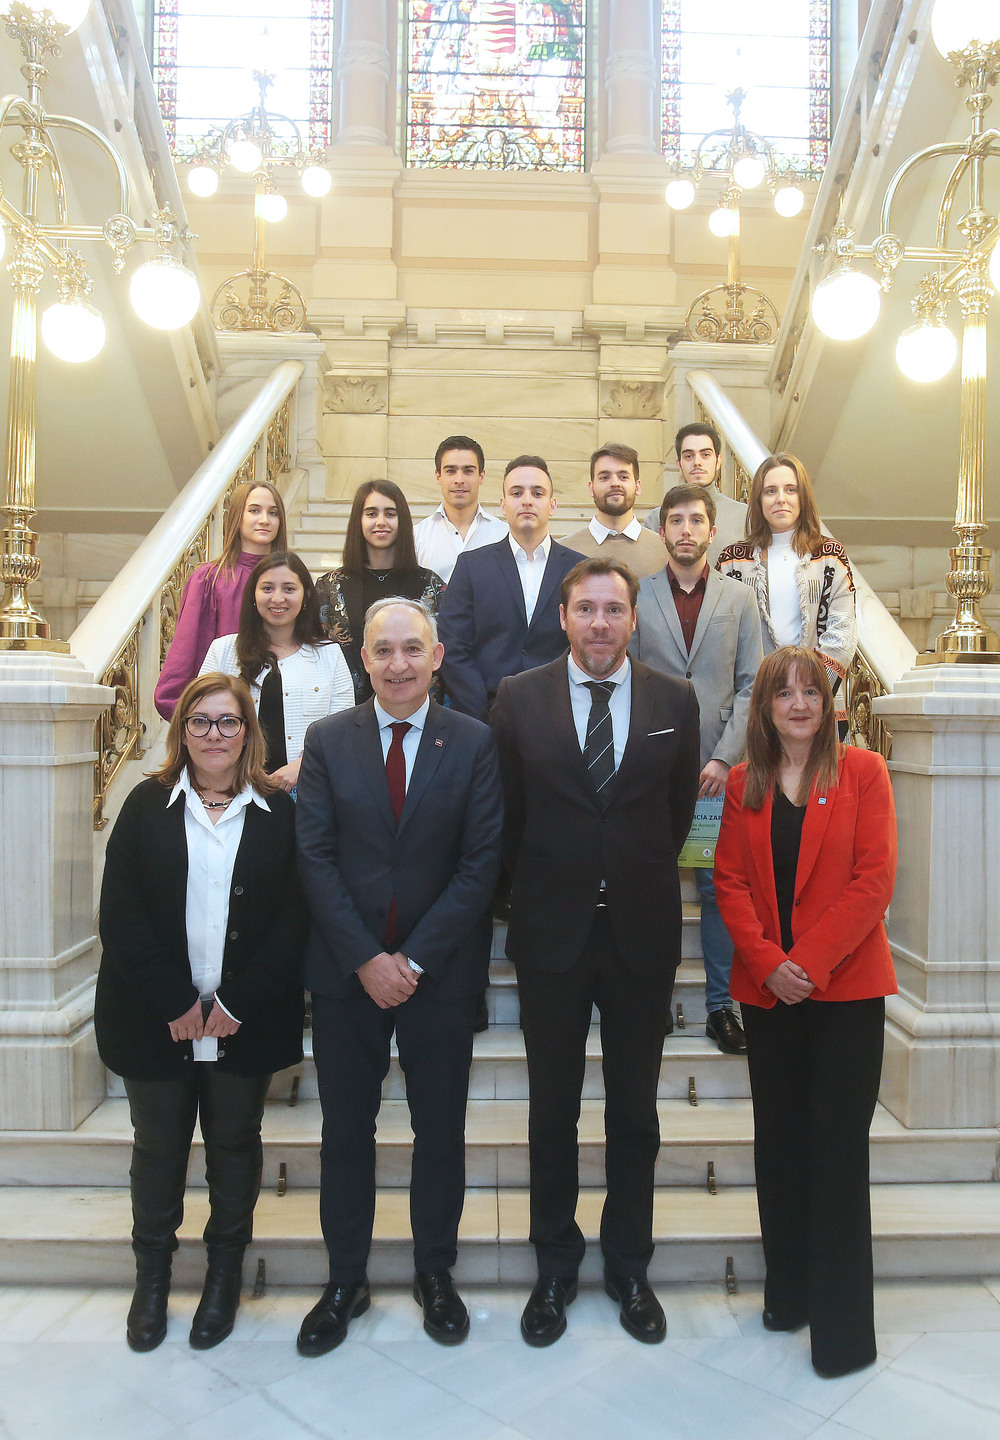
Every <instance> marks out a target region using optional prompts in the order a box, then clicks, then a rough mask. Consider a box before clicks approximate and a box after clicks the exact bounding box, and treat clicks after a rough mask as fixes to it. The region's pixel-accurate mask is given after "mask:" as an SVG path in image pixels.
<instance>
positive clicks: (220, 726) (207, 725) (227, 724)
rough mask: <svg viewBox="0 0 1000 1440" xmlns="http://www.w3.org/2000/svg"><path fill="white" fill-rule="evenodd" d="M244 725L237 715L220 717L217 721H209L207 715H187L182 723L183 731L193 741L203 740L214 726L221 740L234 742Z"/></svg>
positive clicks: (243, 721)
mask: <svg viewBox="0 0 1000 1440" xmlns="http://www.w3.org/2000/svg"><path fill="white" fill-rule="evenodd" d="M245 724H246V721H245V720H243V719H241V717H240V716H239V715H220V716H219V718H218V720H210V719H209V718H208V716H207V715H189V716H188V717H187V719H186V720H185V721H184V729H185V730H186V731H187V733H188V734H189V735H190V736H192V738H193V739H195V740H204V738H205V736H206V735H210V734H211V733H212V726H213V725H214V726H215V728H216V730H218V732H219V734H220V735H221V736H222V738H223V740H235V739H236V737H237V735H238V734H239V733H240V731H241V730H242V729H243V726H244V725H245Z"/></svg>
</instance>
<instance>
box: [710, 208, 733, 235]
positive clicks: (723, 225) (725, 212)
mask: <svg viewBox="0 0 1000 1440" xmlns="http://www.w3.org/2000/svg"><path fill="white" fill-rule="evenodd" d="M708 228H709V230H711V232H712V234H713V235H718V237H719V238H720V240H724V239H726V237H727V236H729V235H738V234H739V233H740V212H739V211H738V210H730V209H728V208H727V207H726V206H723V205H720V206H719V208H718V209H717V210H713V211H712V213H711V215H709V217H708Z"/></svg>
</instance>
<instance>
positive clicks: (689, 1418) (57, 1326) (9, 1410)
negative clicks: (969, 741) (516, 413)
mask: <svg viewBox="0 0 1000 1440" xmlns="http://www.w3.org/2000/svg"><path fill="white" fill-rule="evenodd" d="M464 1293H465V1297H466V1299H467V1301H468V1303H469V1307H470V1310H471V1312H472V1336H471V1338H470V1340H469V1342H468V1343H467V1344H466V1345H464V1346H462V1347H460V1348H459V1349H456V1350H448V1349H442V1348H441V1347H440V1346H437V1345H435V1344H434V1343H433V1342H432V1341H430V1340H428V1339H427V1338H426V1337H425V1336H424V1334H423V1332H422V1330H421V1328H420V1319H419V1312H418V1310H417V1307H416V1306H415V1305H414V1303H413V1301H412V1299H410V1297H409V1296H408V1295H407V1294H405V1293H404V1292H403V1291H400V1290H393V1291H382V1292H380V1293H378V1294H377V1296H376V1297H375V1298H374V1301H373V1305H372V1309H371V1310H370V1311H369V1313H368V1314H367V1315H365V1316H364V1317H362V1318H361V1319H360V1320H357V1321H355V1322H353V1323H352V1325H351V1330H350V1335H349V1337H348V1340H347V1343H346V1344H344V1345H343V1346H342V1347H341V1348H340V1349H339V1350H337V1351H335V1352H334V1353H333V1354H331V1355H328V1356H325V1357H324V1358H323V1359H321V1360H303V1359H301V1358H299V1356H297V1355H296V1353H295V1348H294V1337H295V1333H296V1330H297V1328H298V1323H299V1320H300V1318H301V1316H302V1314H303V1313H304V1311H305V1310H306V1309H307V1308H308V1307H309V1305H310V1304H311V1303H312V1302H313V1299H314V1298H315V1296H314V1293H313V1292H306V1291H300V1290H274V1291H271V1292H270V1293H269V1294H268V1295H266V1296H265V1297H264V1298H263V1299H261V1300H257V1301H253V1300H245V1301H244V1304H243V1307H242V1308H241V1310H240V1314H239V1317H238V1320H237V1325H236V1329H235V1330H234V1332H233V1334H232V1336H231V1337H230V1338H229V1339H228V1340H227V1341H225V1343H224V1344H222V1345H220V1346H219V1347H218V1348H217V1349H215V1350H211V1351H208V1352H206V1353H202V1354H197V1353H195V1352H194V1351H192V1350H191V1349H190V1348H189V1347H188V1344H187V1330H188V1326H189V1324H190V1319H191V1315H192V1313H193V1310H194V1305H195V1300H196V1297H195V1296H194V1295H193V1294H191V1293H189V1292H188V1293H185V1292H181V1293H179V1294H178V1295H177V1296H176V1297H175V1298H174V1299H173V1301H172V1307H171V1324H170V1330H169V1333H168V1336H167V1339H166V1341H165V1342H164V1344H163V1345H162V1346H161V1347H160V1348H159V1349H158V1350H156V1351H154V1352H153V1353H152V1354H150V1355H133V1354H132V1353H131V1352H130V1351H129V1350H128V1349H127V1347H126V1345H125V1343H124V1338H123V1326H124V1314H125V1310H126V1308H127V1303H128V1294H127V1292H126V1291H124V1290H122V1289H111V1288H109V1289H102V1290H87V1289H83V1288H69V1287H67V1288H65V1289H63V1288H57V1287H44V1288H43V1287H35V1288H28V1287H23V1286H8V1287H0V1440H56V1437H60V1436H65V1437H68V1440H98V1437H100V1440H168V1437H169V1440H173V1437H177V1440H317V1437H322V1440H328V1437H329V1440H333V1437H336V1440H354V1437H358V1440H397V1437H398V1440H425V1437H426V1440H521V1437H524V1440H647V1437H649V1440H653V1437H656V1440H702V1437H704V1440H709V1437H711V1440H719V1437H733V1440H798V1437H800V1436H815V1437H817V1440H852V1437H858V1436H866V1437H869V1440H897V1437H899V1436H905V1437H907V1440H997V1437H998V1436H1000V1280H983V1281H975V1280H969V1281H941V1280H922V1281H921V1280H915V1281H914V1280H895V1281H883V1282H881V1283H880V1284H879V1285H878V1287H877V1291H876V1303H877V1323H878V1331H879V1350H880V1358H879V1361H878V1364H877V1365H876V1366H873V1367H872V1368H871V1369H870V1370H867V1371H864V1372H862V1373H861V1374H858V1375H852V1376H847V1377H845V1378H843V1379H841V1380H820V1379H819V1378H818V1377H817V1376H815V1375H814V1373H813V1371H812V1368H811V1366H810V1364H809V1355H808V1342H807V1339H806V1337H805V1336H804V1335H802V1334H799V1335H792V1336H785V1335H769V1334H767V1333H765V1331H764V1330H763V1328H762V1326H761V1323H760V1308H761V1292H760V1289H759V1287H751V1286H748V1287H746V1288H745V1289H744V1290H742V1291H741V1293H739V1294H737V1295H734V1296H728V1297H727V1296H726V1295H724V1294H723V1293H722V1292H721V1289H720V1288H710V1287H707V1286H700V1285H678V1286H670V1285H663V1286H660V1287H659V1293H660V1296H661V1298H662V1300H663V1302H664V1307H665V1309H666V1312H667V1320H668V1325H669V1336H668V1339H667V1341H666V1342H665V1343H664V1344H663V1345H659V1346H650V1347H646V1346H641V1345H638V1344H636V1343H635V1342H634V1341H632V1340H630V1339H629V1338H628V1337H627V1336H626V1335H625V1334H624V1333H623V1332H622V1330H621V1329H620V1327H619V1326H618V1323H617V1317H616V1312H615V1311H614V1309H613V1307H612V1304H611V1302H610V1300H608V1299H607V1298H606V1297H605V1296H604V1294H603V1293H602V1292H600V1291H597V1290H587V1291H581V1293H580V1296H579V1299H578V1300H577V1301H576V1303H575V1304H574V1305H573V1306H572V1308H571V1310H570V1311H569V1319H570V1324H569V1330H568V1332H567V1334H566V1336H565V1337H564V1338H563V1339H562V1340H560V1341H559V1342H558V1343H557V1344H556V1345H554V1346H553V1347H552V1348H551V1349H548V1350H541V1351H537V1350H529V1349H528V1348H527V1346H525V1345H524V1344H523V1343H522V1342H521V1340H520V1339H519V1338H518V1333H517V1324H518V1317H519V1314H520V1309H521V1306H522V1304H523V1303H524V1298H525V1297H524V1293H523V1292H522V1291H514V1290H497V1289H486V1288H480V1289H476V1288H473V1287H466V1289H465V1291H464Z"/></svg>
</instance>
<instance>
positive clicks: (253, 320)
mask: <svg viewBox="0 0 1000 1440" xmlns="http://www.w3.org/2000/svg"><path fill="white" fill-rule="evenodd" d="M253 78H254V80H255V82H256V84H257V87H258V89H259V91H260V99H259V102H258V104H256V105H255V106H254V107H253V109H252V110H248V111H247V112H246V114H245V115H238V116H236V117H235V119H233V120H229V121H227V123H226V125H225V126H224V127H223V129H222V130H221V131H219V132H218V133H217V134H216V135H214V136H212V137H210V138H209V139H208V140H206V141H204V142H201V143H200V144H199V145H198V147H197V149H196V153H195V157H194V163H193V168H192V169H191V170H190V171H189V172H188V188H189V189H190V190H191V192H192V194H194V195H197V196H199V197H200V198H201V199H208V198H209V197H210V196H212V195H214V194H215V192H216V190H218V188H219V177H220V175H221V174H222V173H224V172H225V170H226V169H227V168H228V167H231V168H232V169H233V170H235V171H238V172H239V173H240V174H242V175H253V177H254V181H255V188H254V202H253V214H254V236H253V258H252V259H251V262H250V268H249V270H238V271H237V272H236V274H235V275H230V277H229V278H228V280H224V281H223V282H222V284H221V285H220V286H219V288H218V289H217V290H216V292H215V294H214V296H213V297H212V319H213V320H214V321H215V324H216V326H217V328H218V329H220V330H272V331H279V332H281V333H283V334H291V333H293V332H294V331H297V330H301V329H302V327H303V326H304V325H305V323H306V302H305V300H304V299H303V298H302V292H301V291H300V290H299V288H298V286H297V285H295V284H293V282H292V281H291V280H289V279H287V278H286V276H284V275H277V274H275V272H274V271H273V270H268V269H266V267H265V256H266V252H267V239H266V227H267V225H268V223H271V224H276V223H277V222H279V221H281V220H284V218H285V216H286V215H287V214H288V201H287V200H286V199H285V197H284V196H283V195H282V194H280V193H279V191H278V187H277V185H276V183H275V175H277V174H280V173H281V172H282V170H287V169H288V167H289V166H292V165H293V166H295V168H296V169H297V170H298V172H299V178H300V181H301V184H302V189H303V190H304V191H305V193H306V194H307V195H312V196H313V197H314V198H316V199H320V198H322V196H324V195H326V194H328V193H329V190H330V187H331V186H332V184H333V176H332V175H331V174H330V172H329V170H325V169H324V168H323V166H322V164H321V163H320V161H321V159H322V156H321V155H320V154H318V153H317V152H314V151H311V150H309V149H308V148H307V147H306V146H305V145H303V143H302V134H301V131H300V130H299V127H298V125H297V124H296V123H295V121H294V120H291V119H289V117H288V116H287V115H279V114H277V113H276V112H274V111H271V110H268V108H267V92H268V90H269V89H270V88H271V86H272V85H273V84H274V78H275V77H274V76H273V75H271V74H268V73H267V72H266V71H263V70H255V71H254V72H253ZM272 282H274V284H275V286H276V287H277V286H279V285H280V287H281V288H280V290H279V292H278V295H277V297H276V298H275V299H273V300H272V299H271V298H270V286H271V284H272ZM243 291H246V296H245V298H243V296H242V292H243Z"/></svg>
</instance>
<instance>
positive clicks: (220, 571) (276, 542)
mask: <svg viewBox="0 0 1000 1440" xmlns="http://www.w3.org/2000/svg"><path fill="white" fill-rule="evenodd" d="M254 490H267V491H269V492H270V494H271V496H272V498H273V500H274V503H275V505H277V507H278V533H277V535H275V537H274V539H273V540H272V542H271V551H272V552H273V551H275V550H284V549H285V548H286V547H287V545H288V529H287V525H286V522H285V502H284V500H282V498H281V496H280V495H279V494H278V492H277V490H276V489H275V487H274V486H273V485H272V484H271V482H270V480H247V481H245V482H244V483H243V484H242V485H237V487H236V489H235V490H234V491H233V493H232V495H230V497H229V503H228V505H227V506H226V518H225V521H224V523H223V527H222V554H221V555H220V556H219V558H218V559H217V560H215V561H213V562H212V563H213V566H214V569H213V574H212V584H213V585H214V584H215V582H216V580H218V578H219V576H220V575H232V574H233V572H234V570H235V569H236V562H237V560H238V559H239V558H240V555H241V554H242V553H243V537H242V535H241V534H240V529H241V527H242V525H243V511H244V510H245V509H246V508H247V501H248V500H249V499H250V494H251V492H252V491H254Z"/></svg>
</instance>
